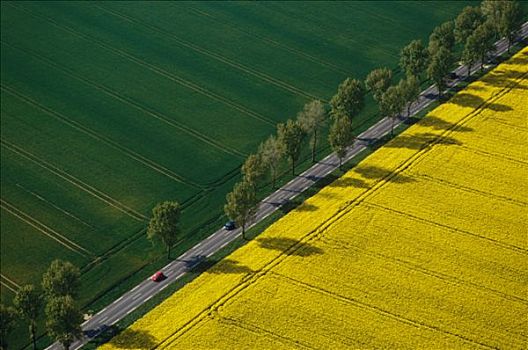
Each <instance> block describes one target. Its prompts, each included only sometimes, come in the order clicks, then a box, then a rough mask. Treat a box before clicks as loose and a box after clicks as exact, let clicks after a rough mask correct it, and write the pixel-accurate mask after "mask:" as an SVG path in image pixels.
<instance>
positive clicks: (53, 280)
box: [42, 259, 81, 297]
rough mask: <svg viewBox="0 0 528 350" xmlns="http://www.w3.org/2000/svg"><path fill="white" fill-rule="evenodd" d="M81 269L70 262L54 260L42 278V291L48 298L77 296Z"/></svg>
mask: <svg viewBox="0 0 528 350" xmlns="http://www.w3.org/2000/svg"><path fill="white" fill-rule="evenodd" d="M80 275H81V273H80V272H79V268H77V267H76V266H74V265H73V264H72V263H70V262H69V261H62V260H59V259H57V260H53V261H52V262H51V265H50V267H49V268H48V270H47V271H46V272H45V273H44V275H43V276H42V289H43V290H44V293H45V294H46V296H47V297H51V296H66V295H71V296H72V297H75V296H77V293H78V292H79V287H80V280H79V277H80Z"/></svg>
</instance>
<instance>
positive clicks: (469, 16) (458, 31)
mask: <svg viewBox="0 0 528 350" xmlns="http://www.w3.org/2000/svg"><path fill="white" fill-rule="evenodd" d="M482 23H484V15H483V14H482V11H481V9H480V7H473V6H466V7H464V9H463V10H462V12H461V13H460V14H459V15H458V17H457V18H456V20H455V39H456V42H457V43H465V42H466V40H467V38H468V37H469V36H470V35H471V34H473V31H474V30H475V29H477V27H478V26H479V25H481V24H482Z"/></svg>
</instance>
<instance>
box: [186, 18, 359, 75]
mask: <svg viewBox="0 0 528 350" xmlns="http://www.w3.org/2000/svg"><path fill="white" fill-rule="evenodd" d="M190 10H191V11H193V12H196V13H197V14H198V15H200V16H202V17H204V18H208V19H210V20H212V21H215V22H217V23H220V24H221V25H223V26H226V27H229V28H231V29H233V30H236V31H237V32H239V33H243V34H245V35H246V36H248V37H253V38H257V39H258V40H260V41H263V42H266V43H269V44H271V45H274V46H276V47H280V48H281V49H284V50H286V51H289V52H292V53H294V54H297V55H299V56H301V57H304V58H306V59H308V60H309V61H312V62H314V63H317V64H320V65H322V66H325V67H327V68H329V69H330V70H333V71H334V72H337V73H342V74H346V75H351V74H352V73H351V72H350V71H348V70H345V69H343V68H341V67H339V66H337V65H335V64H333V63H330V62H326V61H324V60H322V59H320V58H318V57H315V56H312V55H310V54H308V53H306V52H303V51H301V50H298V49H294V48H292V47H289V46H288V45H285V44H282V43H280V42H278V41H276V40H273V39H270V38H266V37H264V36H261V35H258V34H255V33H252V32H250V31H247V30H243V29H240V28H238V27H236V26H234V25H231V24H229V23H227V22H224V21H222V20H220V19H217V18H215V17H213V16H211V15H209V14H208V13H206V12H203V11H201V10H198V9H196V8H190Z"/></svg>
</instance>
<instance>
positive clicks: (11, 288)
mask: <svg viewBox="0 0 528 350" xmlns="http://www.w3.org/2000/svg"><path fill="white" fill-rule="evenodd" d="M0 284H1V285H3V286H4V287H6V288H7V289H9V290H10V291H12V292H13V293H16V292H17V290H16V289H13V287H10V286H9V285H8V284H7V283H4V282H2V281H0Z"/></svg>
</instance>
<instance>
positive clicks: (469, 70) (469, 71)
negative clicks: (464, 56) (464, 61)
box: [467, 62, 471, 78]
mask: <svg viewBox="0 0 528 350" xmlns="http://www.w3.org/2000/svg"><path fill="white" fill-rule="evenodd" d="M470 76H471V62H469V63H468V75H467V77H468V78H469V77H470Z"/></svg>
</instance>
